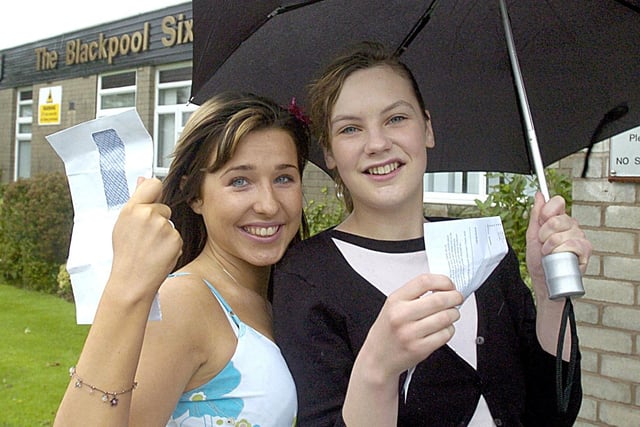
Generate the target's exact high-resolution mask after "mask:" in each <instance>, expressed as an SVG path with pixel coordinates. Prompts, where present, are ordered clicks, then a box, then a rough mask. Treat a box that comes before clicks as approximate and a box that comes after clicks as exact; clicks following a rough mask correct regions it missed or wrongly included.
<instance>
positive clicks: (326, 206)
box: [304, 187, 345, 236]
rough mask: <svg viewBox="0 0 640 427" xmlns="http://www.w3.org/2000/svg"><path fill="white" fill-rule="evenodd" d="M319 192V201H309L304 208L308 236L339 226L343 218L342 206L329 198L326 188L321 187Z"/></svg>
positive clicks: (343, 210)
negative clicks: (320, 194)
mask: <svg viewBox="0 0 640 427" xmlns="http://www.w3.org/2000/svg"><path fill="white" fill-rule="evenodd" d="M321 192H322V198H321V199H320V200H309V201H308V202H307V205H306V206H305V207H304V214H305V217H306V218H307V223H308V224H309V235H310V236H313V235H314V234H317V233H319V232H321V231H322V230H325V229H327V228H329V227H332V226H334V225H337V224H339V223H340V221H342V219H343V218H344V214H345V209H344V205H343V204H342V203H340V202H339V201H337V200H336V199H331V198H330V197H329V190H328V189H327V187H323V188H322V190H321Z"/></svg>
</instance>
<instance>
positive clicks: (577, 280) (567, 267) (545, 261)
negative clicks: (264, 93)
mask: <svg viewBox="0 0 640 427" xmlns="http://www.w3.org/2000/svg"><path fill="white" fill-rule="evenodd" d="M542 268H543V269H544V274H545V277H546V279H547V280H546V282H547V291H549V298H550V299H552V300H554V299H558V298H565V297H573V296H575V297H581V296H582V295H584V286H583V285H582V274H581V273H580V267H579V264H578V256H577V255H576V254H574V253H573V252H558V253H553V254H549V255H545V256H544V257H542Z"/></svg>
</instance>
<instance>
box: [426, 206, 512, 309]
mask: <svg viewBox="0 0 640 427" xmlns="http://www.w3.org/2000/svg"><path fill="white" fill-rule="evenodd" d="M424 241H425V248H426V251H427V259H428V260H429V268H430V271H431V273H435V274H444V275H446V276H449V278H451V280H452V281H453V283H454V284H455V286H456V289H457V290H458V291H460V293H462V295H463V296H464V297H465V299H466V298H467V297H468V296H469V295H471V294H472V293H473V292H474V291H475V290H476V289H478V288H479V287H480V285H482V283H484V281H485V280H487V278H488V277H489V275H490V274H491V272H492V271H493V270H494V269H495V268H496V267H497V266H498V264H499V263H500V261H502V258H504V256H505V255H506V254H507V240H506V238H505V235H504V229H503V228H502V221H501V220H500V217H499V216H492V217H485V218H469V219H459V220H453V221H438V222H427V223H425V224H424Z"/></svg>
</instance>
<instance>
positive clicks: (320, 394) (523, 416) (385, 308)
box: [273, 43, 591, 427]
mask: <svg viewBox="0 0 640 427" xmlns="http://www.w3.org/2000/svg"><path fill="white" fill-rule="evenodd" d="M427 95H428V94H427ZM309 98H310V112H311V123H312V128H313V130H314V133H315V136H316V137H317V138H318V140H319V142H320V144H321V145H322V147H323V149H324V151H325V160H326V163H327V166H328V167H329V168H330V169H333V170H334V171H335V174H336V177H335V178H336V182H337V189H338V192H339V194H341V195H342V196H343V197H344V200H345V202H346V205H347V208H348V211H349V214H348V216H347V217H346V219H345V220H344V221H343V222H342V223H341V224H339V225H338V226H336V227H335V228H333V229H330V230H327V231H325V232H323V233H320V234H318V235H317V236H314V237H312V238H310V239H308V240H306V241H303V242H302V243H300V244H297V245H294V246H293V247H292V248H291V249H290V250H289V251H288V252H287V254H286V255H285V257H284V258H283V260H282V261H281V262H280V263H279V264H278V265H277V267H276V268H275V270H274V277H273V282H274V288H273V290H274V301H273V304H274V330H275V335H276V340H277V342H278V343H279V345H280V346H281V348H282V350H283V353H284V355H285V358H286V359H287V362H288V363H289V366H290V369H291V371H292V374H293V376H294V379H295V381H296V385H297V388H298V400H299V415H298V417H299V420H300V421H299V422H300V425H303V426H305V427H308V426H329V425H348V426H350V427H351V426H359V425H362V426H367V427H371V426H378V425H379V426H395V425H400V426H427V425H478V426H486V425H503V426H504V425H522V424H524V425H536V426H538V425H571V424H572V423H573V421H574V420H575V418H576V416H577V413H578V410H579V408H580V402H581V393H582V390H581V387H580V379H579V377H578V378H577V379H576V380H575V383H574V384H573V387H572V389H571V390H572V392H571V396H570V398H569V405H568V409H567V410H566V411H562V410H558V409H557V407H556V399H555V397H556V394H555V393H556V389H555V387H556V381H555V379H556V378H555V375H556V369H555V362H556V358H555V354H556V344H557V340H558V334H559V329H560V319H561V315H562V310H563V302H562V301H553V300H550V299H549V298H548V294H547V290H546V285H545V277H544V272H543V268H542V265H541V258H542V256H543V255H546V254H549V253H551V252H557V251H570V252H574V253H575V254H576V255H578V257H579V261H580V268H581V270H582V272H584V269H585V268H586V264H587V260H588V258H589V256H590V253H591V245H590V243H589V242H588V241H587V240H586V238H585V235H584V233H583V231H582V230H581V229H580V228H579V226H578V224H577V222H576V221H575V220H574V219H572V218H571V217H569V216H568V215H567V214H566V213H565V203H564V200H563V199H562V198H560V197H554V198H552V199H551V200H550V201H549V202H547V203H545V202H544V200H543V198H542V196H541V195H537V197H536V200H535V204H534V206H533V208H532V211H531V218H530V224H529V228H528V230H527V265H528V268H529V272H530V275H531V278H532V282H533V286H534V294H535V303H534V299H533V298H532V295H531V292H530V290H529V289H528V288H527V287H526V286H525V284H524V283H523V281H522V279H521V277H520V274H519V269H518V263H517V259H516V256H515V254H514V253H513V251H512V250H510V252H509V253H508V254H507V256H506V257H505V258H504V259H503V260H502V262H501V263H500V265H499V266H498V267H497V268H496V269H495V270H494V272H493V273H492V275H491V276H490V277H489V278H488V279H487V280H486V281H485V283H484V284H483V285H482V286H481V287H480V288H479V289H478V290H477V291H476V292H475V293H474V294H472V295H471V296H470V297H469V298H467V299H466V300H465V301H463V297H462V295H461V294H460V293H459V292H458V291H456V290H455V287H454V284H453V283H452V282H451V280H450V279H449V278H448V277H445V276H441V275H435V274H430V273H429V268H428V264H427V262H426V261H427V260H426V255H425V252H424V240H423V224H424V222H425V221H431V220H435V219H425V218H424V216H423V200H422V198H423V173H424V170H425V167H426V163H427V152H428V149H429V148H431V147H433V146H434V143H435V138H434V130H433V129H432V126H431V119H430V114H429V112H427V111H426V109H425V105H424V101H423V99H422V95H421V94H420V91H419V89H418V86H417V84H416V82H415V79H414V78H413V76H412V74H411V72H410V70H408V69H407V67H406V66H404V65H403V64H402V63H400V62H399V61H398V59H397V58H396V57H394V56H392V55H390V54H388V53H387V52H386V51H385V50H384V48H382V47H381V46H379V45H377V44H373V43H364V44H361V45H359V46H356V47H355V48H354V49H353V50H351V51H349V52H347V53H346V54H345V55H343V56H340V57H338V58H336V59H335V60H334V62H332V63H331V64H330V65H329V66H328V67H327V68H326V69H325V71H324V73H322V74H321V76H320V78H319V79H318V80H317V81H315V82H314V83H313V84H312V85H311V88H310V96H309ZM434 115H437V112H434ZM478 126H482V123H478ZM436 133H437V129H436ZM487 143H490V141H488V142H487ZM386 295H388V297H387V296H386ZM570 339H571V338H570V337H569V336H567V337H565V340H566V341H567V342H565V345H564V348H565V349H568V348H570V345H569V344H570V343H569V342H568V341H569V340H570ZM567 353H568V352H567ZM568 356H569V355H568V354H563V357H564V358H565V360H567V358H568ZM414 366H416V369H415V372H414V373H413V376H412V378H411V381H410V382H408V388H405V389H404V390H403V385H404V384H406V382H405V380H406V375H407V374H406V373H407V371H408V370H410V369H411V368H412V367H414ZM577 372H578V375H579V366H578V368H577Z"/></svg>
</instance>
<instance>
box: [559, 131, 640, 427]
mask: <svg viewBox="0 0 640 427" xmlns="http://www.w3.org/2000/svg"><path fill="white" fill-rule="evenodd" d="M583 162H584V153H578V154H574V155H572V156H569V157H568V158H566V159H563V160H562V161H560V162H559V167H560V168H561V169H563V170H564V171H565V172H567V173H570V174H571V176H573V177H574V179H573V211H572V215H573V216H574V217H575V218H576V219H577V220H578V221H580V223H581V224H582V226H583V228H584V230H585V232H586V233H587V236H588V237H589V239H590V240H591V242H592V244H593V248H594V252H593V257H592V259H591V261H590V264H589V268H588V270H587V273H586V275H585V277H584V287H585V296H584V297H582V298H579V299H576V300H575V301H574V302H575V310H576V320H577V322H578V335H579V338H580V347H581V350H582V357H583V359H582V369H583V371H582V374H583V389H584V400H583V403H582V409H581V411H580V416H579V419H578V422H577V423H576V426H582V427H586V426H620V427H622V426H634V427H637V426H640V358H639V357H638V354H639V352H640V184H638V183H615V182H609V181H608V179H607V175H608V172H607V171H608V164H609V141H605V142H602V143H600V144H598V145H597V146H596V147H595V149H594V150H593V152H592V155H591V160H590V162H589V171H588V175H587V178H584V179H583V178H580V175H581V173H582V167H583Z"/></svg>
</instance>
